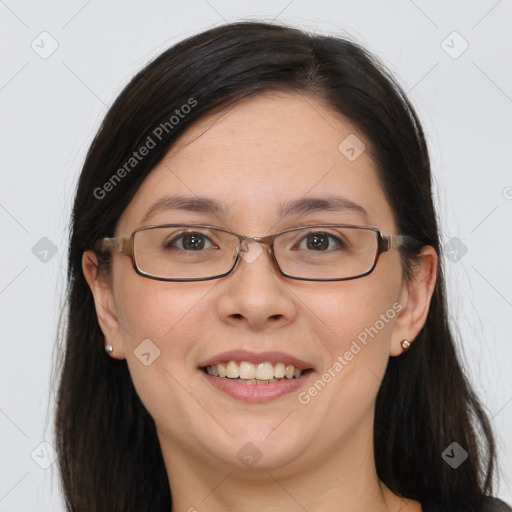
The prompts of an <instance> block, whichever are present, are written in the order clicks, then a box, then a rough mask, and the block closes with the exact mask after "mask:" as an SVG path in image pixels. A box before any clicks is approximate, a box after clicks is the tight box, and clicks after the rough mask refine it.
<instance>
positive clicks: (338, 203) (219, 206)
mask: <svg viewBox="0 0 512 512" xmlns="http://www.w3.org/2000/svg"><path fill="white" fill-rule="evenodd" d="M167 210H185V211H190V212H195V213H204V214H211V215H216V216H226V215H227V214H228V212H229V206H228V205H227V204H226V203H223V202H221V201H218V200H216V199H212V198H209V197H199V196H196V197H187V196H179V195H173V196H166V197H163V198H162V199H159V200H158V201H156V202H155V203H154V204H153V205H152V206H151V207H150V208H149V209H148V211H147V212H146V214H145V215H144V217H143V219H142V222H143V223H144V222H146V221H147V220H148V219H149V218H150V217H151V216H152V215H154V214H156V213H159V212H162V211H167ZM318 211H334V212H349V213H356V214H359V215H360V216H361V217H362V218H363V219H364V220H365V222H366V223H368V218H369V216H368V212H367V211H366V210H365V209H364V208H363V207H362V206H361V205H359V204H357V203H354V202H353V201H350V200H349V199H347V198H345V197H340V196H329V197H303V198H301V199H295V200H293V201H286V202H284V203H282V204H281V205H280V208H279V213H278V215H279V217H280V218H285V217H290V216H293V215H306V214H308V213H312V212H318Z"/></svg>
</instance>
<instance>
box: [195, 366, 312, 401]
mask: <svg viewBox="0 0 512 512" xmlns="http://www.w3.org/2000/svg"><path fill="white" fill-rule="evenodd" d="M231 360H232V359H231ZM212 364H215V363H212ZM206 366H209V365H208V364H207V365H206ZM199 371H200V373H201V374H202V375H203V376H204V378H205V379H207V382H208V383H209V384H211V385H212V386H214V387H215V388H216V389H218V390H219V391H222V392H224V393H226V394H227V395H230V396H232V397H233V398H235V399H237V400H241V401H243V402H249V403H262V402H268V401H270V400H275V399H277V398H280V397H282V396H284V395H287V394H289V393H292V392H293V391H297V390H298V389H299V388H301V387H303V386H306V385H308V383H309V381H310V380H311V378H312V376H313V375H315V372H314V371H312V370H310V371H308V372H306V373H305V374H303V375H301V376H300V377H299V378H298V379H283V380H281V381H279V382H272V383H271V384H244V383H243V382H237V381H236V379H229V378H227V377H214V376H213V375H208V374H207V373H206V372H205V371H204V370H203V369H200V370H199Z"/></svg>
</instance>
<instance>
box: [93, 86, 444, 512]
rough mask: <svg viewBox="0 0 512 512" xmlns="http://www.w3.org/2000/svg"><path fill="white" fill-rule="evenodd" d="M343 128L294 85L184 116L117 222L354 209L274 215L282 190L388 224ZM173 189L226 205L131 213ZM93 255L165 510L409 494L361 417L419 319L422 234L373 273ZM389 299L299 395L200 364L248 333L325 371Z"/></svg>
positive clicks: (371, 176)
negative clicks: (305, 272) (315, 385)
mask: <svg viewBox="0 0 512 512" xmlns="http://www.w3.org/2000/svg"><path fill="white" fill-rule="evenodd" d="M351 133H355V134H356V135H357V137H358V138H359V139H360V140H362V141H364V142H365V144H366V147H367V148H370V144H369V141H367V140H365V138H364V136H363V135H362V134H360V133H358V132H357V130H355V129H354V128H353V127H351V125H350V123H348V122H347V121H346V120H345V119H344V118H343V117H341V116H340V115H339V114H337V113H334V112H333V111H332V109H329V108H328V107H327V106H325V105H324V104H322V103H321V102H320V101H319V100H317V99H314V98H311V97H305V96H299V95H296V94H291V93H290V94H288V93H279V94H278V93H272V94H265V95H258V96H253V97H251V98H247V99H244V100H242V101H240V102H238V103H237V104H236V105H235V106H234V108H230V109H229V110H228V111H224V112H222V113H218V114H215V115H210V116H208V117H204V118H202V119H201V120H199V121H198V122H197V123H195V124H194V125H193V126H191V127H189V128H188V130H187V131H186V132H185V133H184V134H183V135H182V136H181V137H180V139H179V140H178V142H177V143H176V144H175V145H174V146H173V148H172V149H171V150H170V151H169V153H168V154H167V155H166V157H165V158H164V160H163V161H162V162H161V163H160V164H159V165H157V166H156V167H155V169H154V170H153V171H152V172H151V173H150V174H149V175H148V177H147V178H146V179H145V181H144V182H143V184H142V185H141V187H140V188H139V190H138V191H137V193H136V194H135V196H134V198H133V199H132V201H131V203H130V204H129V206H128V207H127V209H126V210H125V211H124V212H123V214H122V216H121V217H120V219H119V222H118V225H117V229H116V233H115V236H126V237H129V236H130V235H131V233H132V232H133V230H135V229H136V228H138V227H140V226H142V225H152V224H165V223H178V222H183V223H205V224H208V223H209V224H215V225H220V226H226V227H228V228H230V229H231V230H233V231H235V232H237V233H242V234H245V235H248V236H264V235H268V234H271V233H275V232H277V231H280V230H283V229H286V228H290V227H294V226H298V225H302V224H307V223H312V224H314V223H322V222H339V223H350V224H365V223H364V222H363V220H362V218H361V217H360V215H359V214H356V213H354V212H345V213H338V212H328V211H327V212H314V213H311V214H307V215H302V216H295V217H289V218H284V219H280V218H279V217H278V214H277V211H278V205H279V204H280V203H281V202H282V201H284V200H293V199H299V198H301V197H303V196H308V197H323V196H328V195H332V194H336V195H342V196H344V197H346V198H348V199H350V200H351V201H354V202H355V203H357V204H359V205H361V206H363V207H364V208H365V209H366V210H367V212H368V215H369V219H368V221H369V225H371V226H374V227H377V228H379V229H380V230H381V232H382V233H383V234H395V233H397V230H396V225H395V222H394V215H393V212H392V210H391V208H390V205H389V204H388V202H387V201H386V198H385V195H384V193H383V191H382V189H381V187H380V185H379V183H378V180H377V175H376V172H375V164H374V162H373V160H372V158H371V156H370V154H369V153H370V152H369V150H367V151H364V152H363V153H362V154H361V155H360V156H359V157H358V158H357V159H356V160H355V161H349V160H348V159H347V158H346V157H345V156H344V155H343V154H342V153H341V152H340V151H339V150H338V145H339V144H340V143H341V142H342V141H343V140H344V139H345V138H346V137H347V136H348V135H349V134H351ZM171 193H172V194H184V195H187V196H191V197H193V196H196V195H198V196H208V197H213V198H216V199H220V200H222V201H225V202H226V203H227V204H228V205H229V207H230V211H229V213H228V214H227V215H225V216H222V217H216V216H213V215H205V214H198V213H191V212H185V211H177V210H173V211H162V212H159V213H157V214H155V215H154V216H153V217H151V218H150V219H148V220H147V221H146V222H145V223H144V224H142V222H141V220H142V218H143V216H144V214H145V213H146V211H147V210H148V208H149V207H150V206H151V205H152V204H153V203H154V202H155V201H156V200H158V199H160V198H161V197H163V196H165V195H167V194H171ZM253 247H258V246H257V245H255V244H253ZM96 265H97V259H96V256H95V255H94V253H92V252H91V251H88V252H87V253H85V255H84V259H83V271H84V274H85V276H86V279H87V282H88V283H89V286H90V288H91V290H92V292H93V294H94V299H95V303H96V310H97V316H98V320H99V323H100V326H101V328H102V330H103V333H104V335H105V339H106V340H107V341H108V342H109V343H111V344H112V345H113V347H114V351H113V353H112V354H111V357H114V358H118V359H126V361H127V364H128V367H129V370H130V374H131V376H132V379H133V382H134V385H135V387H136V390H137V392H138V394H139V396H140V398H141V400H142V402H143V403H144V405H145V407H146V408H147V409H148V411H149V412H150V414H151V415H152V417H153V418H154V420H155V424H156V427H157V432H158V438H159V441H160V445H161V448H162V453H163V456H164V460H165V465H166V469H167V474H168V477H169V482H170V486H171V491H172V495H173V509H172V512H178V511H187V510H194V509H195V510H198V511H200V512H203V511H205V512H207V511H219V510H223V511H230V510H232V511H234V510H236V511H243V512H253V511H254V512H256V511H261V510H265V511H273V510H275V511H290V512H292V511H300V510H307V511H308V512H319V511H322V512H325V511H333V512H334V511H340V510H344V511H352V510H353V511H356V510H357V511H359V512H360V511H364V510H368V511H369V510H372V511H385V510H395V511H398V510H408V511H417V510H421V507H420V505H419V503H417V502H414V501H410V500H405V499H402V498H399V497H398V496H396V495H394V494H393V493H392V492H391V491H390V490H389V489H388V488H387V487H386V486H385V485H384V484H383V483H382V482H380V481H379V479H378V476H377V474H376V470H375V462H374V452H373V420H374V406H375V398H376V395H377V391H378V389H379V385H380V382H381V380H382V378H383V375H384V372H385V369H386V364H387V362H388V359H389V357H390V356H391V357H399V356H400V354H401V353H402V352H403V349H402V347H401V345H400V342H401V341H402V340H403V339H404V338H406V339H408V340H414V338H415V337H416V335H417V334H418V332H419V331H420V329H421V328H422V326H423V325H424V323H425V320H426V316H427V312H428V308H429V303H430V298H431V296H432V292H433V288H434V284H435V280H436V266H437V255H436V253H435V251H434V249H433V248H432V247H425V248H423V250H422V254H421V258H420V262H419V265H418V266H417V267H416V271H415V275H414V277H413V279H412V280H410V281H409V282H405V281H404V279H403V277H402V271H401V266H400V261H399V254H398V251H397V250H392V251H390V252H386V253H383V254H381V255H380V257H379V261H378V264H377V266H376V268H375V270H374V271H373V272H372V273H371V274H370V275H368V276H366V277H363V278H360V279H355V280H351V281H345V282H323V283H322V282H308V281H297V280H292V279H287V278H285V277H283V276H282V275H280V274H279V272H278V270H277V269H276V268H275V267H274V266H273V264H272V261H271V260H270V258H269V255H268V250H267V249H266V248H265V247H264V250H263V251H262V252H261V254H260V255H259V256H258V257H257V258H256V259H255V260H254V261H252V262H251V263H248V262H247V261H245V260H240V262H239V264H238V266H237V268H236V269H235V271H234V272H233V273H231V274H230V275H228V276H226V277H224V278H221V279H217V280H213V281H202V282H187V283H176V282H161V281H156V280H152V279H147V278H144V277H141V276H139V275H137V274H136V273H135V271H134V269H133V267H132V264H131V261H130V259H129V258H127V257H126V256H124V255H122V254H120V253H117V252H114V253H113V264H112V273H111V275H110V276H109V278H108V279H104V278H103V276H101V275H98V272H97V268H96ZM394 303H399V304H400V305H401V306H402V309H401V311H400V312H399V313H398V314H397V315H396V316H395V318H393V319H392V320H390V321H389V322H388V323H386V324H385V326H384V328H383V329H381V330H380V331H379V333H378V335H376V336H375V337H373V338H370V340H369V342H368V344H367V345H366V346H364V347H363V349H362V350H361V351H360V352H359V353H357V355H355V356H354V358H353V359H352V360H351V361H349V362H348V364H347V365H346V366H345V367H344V368H343V370H342V371H340V372H339V373H338V374H337V375H336V377H335V378H333V379H332V380H331V382H329V383H328V385H326V386H325V388H324V389H322V391H321V392H319V393H318V394H317V395H316V396H315V397H313V398H312V399H311V401H310V402H309V403H308V404H306V405H304V404H301V403H299V401H298V399H297V393H290V394H288V395H285V396H284V397H281V398H279V399H277V400H273V401H270V402H266V403H262V404H247V403H244V402H241V401H238V400H235V399H234V398H232V397H230V396H228V395H225V394H222V393H221V392H219V391H217V390H216V389H214V388H213V387H212V386H211V385H210V384H209V383H207V382H206V379H204V377H203V376H202V375H201V374H200V373H199V370H198V369H197V366H198V363H199V362H200V361H201V360H204V359H206V358H209V357H211V356H213V355H215V354H217V353H219V352H223V351H225V350H232V349H239V348H245V349H247V350H250V351H254V352H262V351H266V350H279V351H283V352H288V353H291V354H293V355H295V356H297V357H299V358H301V359H303V360H305V361H308V362H310V363H311V365H312V366H313V367H314V368H315V369H316V371H317V376H321V375H322V374H323V373H324V372H325V371H326V370H327V368H329V367H332V365H333V363H334V362H335V361H336V359H337V357H338V356H340V355H343V354H344V353H345V352H346V351H347V350H348V349H349V348H350V346H351V343H352V341H353V340H355V339H356V336H357V335H358V334H359V333H360V332H361V331H363V330H364V329H365V327H369V326H372V325H374V324H375V322H376V320H378V319H379V315H380V314H383V313H385V312H386V311H388V310H389V309H390V308H392V305H393V304H394ZM145 339H150V340H151V341H152V342H153V343H154V344H155V345H156V346H157V347H158V348H159V350H160V356H159V357H158V358H157V359H156V360H155V361H154V362H153V363H152V364H151V365H149V366H145V365H143V364H141V362H140V361H139V360H138V359H137V358H136V357H135V355H134V350H135V349H136V348H137V346H138V345H139V344H140V343H141V341H142V340H145ZM314 380H316V378H315V379H314ZM301 391H303V389H301ZM405 435H406V433H405ZM246 443H252V444H253V445H254V446H255V447H257V450H259V452H260V453H261V458H260V460H259V461H258V462H257V463H256V464H255V465H254V466H252V467H246V466H245V465H244V464H243V463H242V462H241V461H240V460H239V459H238V457H237V453H238V451H239V450H240V449H241V448H242V447H243V446H244V445H246Z"/></svg>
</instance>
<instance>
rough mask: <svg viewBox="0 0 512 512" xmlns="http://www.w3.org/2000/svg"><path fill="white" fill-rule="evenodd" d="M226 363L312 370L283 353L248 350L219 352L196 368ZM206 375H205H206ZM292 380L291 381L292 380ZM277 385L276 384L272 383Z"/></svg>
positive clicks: (300, 360)
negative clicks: (280, 365) (275, 365)
mask: <svg viewBox="0 0 512 512" xmlns="http://www.w3.org/2000/svg"><path fill="white" fill-rule="evenodd" d="M228 361H237V362H241V361H247V362H248V363H252V364H259V363H265V362H267V361H268V362H269V363H285V364H292V365H293V366H295V368H299V369H300V370H309V369H312V370H314V368H313V365H312V364H311V363H308V362H306V361H303V360H302V359H298V358H297V357H294V356H292V355H290V354H286V353H285V352H250V351H248V350H230V351H228V352H221V353H220V354H216V355H214V356H213V357H210V358H209V359H205V360H204V361H201V362H200V363H199V364H198V368H200V369H203V368H204V367H205V366H211V365H213V364H217V363H225V362H228ZM206 375H207V374H206ZM292 380H293V379H292ZM274 384H277V383H274ZM241 385H242V386H261V385H262V384H241ZM266 385H267V386H271V385H272V384H266Z"/></svg>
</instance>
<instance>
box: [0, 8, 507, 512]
mask: <svg viewBox="0 0 512 512" xmlns="http://www.w3.org/2000/svg"><path fill="white" fill-rule="evenodd" d="M239 19H262V20H266V21H270V20H272V19H275V20H276V21H282V22H286V23H290V24H294V25H297V26H299V27H302V28H304V29H309V30H312V31H318V32H322V33H331V34H334V35H342V36H349V37H352V38H354V39H355V40H357V41H359V42H360V43H362V44H363V45H365V46H366V47H367V48H368V49H370V50H371V51H373V52H374V53H375V54H377V56H379V57H380V58H381V60H383V62H384V63H385V64H386V65H387V66H388V67H389V68H390V69H391V70H392V72H393V73H395V75H396V76H397V77H398V80H399V82H400V83H401V84H402V86H403V87H404V89H405V90H406V91H408V93H409V97H410V98H411V100H412V102H413V104H414V106H415V107H416V108H417V110H418V112H419V115H420V117H421V119H422V122H423V125H424V128H425V130H426V135H427V139H428V143H429V147H430V151H431V157H432V166H433V171H434V174H435V180H436V202H437V207H438V210H439V216H440V221H441V227H442V233H443V241H444V243H445V244H448V246H447V248H448V250H447V251H446V256H445V260H446V262H445V263H446V271H447V279H448V292H449V300H450V304H451V308H452V309H451V314H452V317H453V321H454V322H456V323H457V325H458V329H459V332H460V338H461V339H462V340H463V343H461V344H460V350H461V352H462V354H463V358H464V361H465V365H466V366H467V370H468V373H469V375H470V377H471V379H472V381H473V383H474V385H475V387H476V389H477V391H478V392H479V393H480V396H481V398H482V400H483V402H484V404H485V406H486V408H487V410H488V411H489V414H490V416H491V417H492V418H493V425H494V427H495V429H496V432H497V436H498V443H499V445H498V449H499V456H500V459H499V460H500V469H501V471H500V474H501V478H500V487H499V490H498V495H499V496H500V497H502V498H503V499H505V500H507V501H509V502H512V480H511V476H510V475H511V474H512V439H511V436H510V433H511V432H512V385H511V383H512V377H511V372H510V367H511V361H512V344H511V342H510V341H511V339H510V338H511V336H510V332H511V328H512V314H511V313H512V287H511V283H512V270H511V265H510V262H511V258H510V256H511V254H512V237H511V236H510V226H511V221H512V173H511V163H512V156H511V151H510V146H511V144H512V121H511V119H512V71H511V66H510V64H511V54H512V31H511V30H510V27H511V26H512V2H511V1H510V0H501V1H496V0H480V1H467V0H459V1H451V2H447V1H439V0H436V1H426V0H414V1H413V0H393V1H388V2H379V1H377V0H375V1H369V0H366V1H361V0H344V1H336V0H330V1H315V2H311V1H309V2H308V1H306V0H292V1H290V0H281V1H276V0H272V1H271V0H258V1H257V2H256V1H255V0H245V1H240V0H238V1H236V0H191V1H167V2H164V1H154V0H153V1H148V2H142V1H100V0H90V1H84V0H80V1H75V0H73V1H64V0H62V1H52V2H50V1H48V2H30V1H21V0H18V1H17V0H0V34H1V36H0V37H1V39H2V44H1V46H0V48H1V57H0V59H1V65H0V108H1V112H2V115H1V116H0V123H1V133H0V144H1V156H2V162H1V171H0V172H1V187H0V229H1V233H0V234H1V238H0V240H1V244H2V245H1V248H2V250H1V263H2V264H1V270H0V314H1V352H0V453H1V462H0V469H1V472H0V511H12V510H16V511H17V512H23V511H35V510H38V511H59V510H64V507H63V505H62V502H61V498H60V491H59V488H58V477H57V472H56V464H52V460H53V459H52V447H51V443H52V417H53V416H52V415H53V407H54V398H53V395H52V390H51V387H50V382H51V380H50V379H51V369H52V361H53V357H54V354H53V348H54V344H55V336H56V330H57V322H58V317H59V312H60V310H61V308H62V305H63V297H64V295H63V291H64V284H65V269H66V250H67V227H68V223H69V218H70V209H71V205H72V199H73V193H74V187H75V184H76V180H77V176H78V174H79V171H80V167H81V164H82V163H83V159H84V155H85V152H86V150H87V148H88V146H89V144H90V142H91V140H92V137H93V135H94V133H95V132H96V130H97V129H98V127H99V124H100V122H101V119H102V117H103V116H104V114H105V113H106V111H107V108H108V106H109V105H110V104H111V102H112V101H113V100H114V98H115V97H116V95H117V94H118V93H119V92H120V90H121V88H122V87H123V86H124V85H125V84H126V83H127V81H128V80H129V79H130V78H131V77H132V76H133V75H134V73H135V72H136V71H137V70H138V69H140V68H141V67H142V66H143V65H144V64H145V63H146V62H147V61H148V60H149V59H150V58H152V57H154V56H156V55H157V54H159V53H160V52H162V51H163V50H164V49H166V48H167V47H169V46H170V45H171V44H173V43H175V42H177V41H179V40H181V39H183V38H185V37H187V36H189V35H192V34H194V33H197V32H199V31H202V30H204V29H207V28H209V27H213V26H215V25H218V24H221V23H224V21H234V20H239ZM454 31H455V32H457V33H458V35H457V34H453V32H454ZM42 32H47V33H48V34H50V35H44V34H43V35H41V33H42ZM443 41H444V42H443ZM52 45H53V46H56V45H58V47H57V48H56V50H55V51H54V53H52V54H51V55H48V54H49V53H50V52H51V50H52V49H53V48H52ZM466 45H468V47H467V49H465V47H466ZM464 49H465V51H463V50H464ZM43 57H45V58H43ZM45 237H46V238H45ZM45 251H46V252H45ZM456 441H457V440H455V439H454V442H456ZM41 443H43V444H41ZM45 443H48V444H45ZM439 456H440V457H441V456H442V454H439ZM421 463H422V461H418V464H421ZM46 467H47V468H46ZM45 468H46V469H45ZM453 470H454V471H456V469H453Z"/></svg>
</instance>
